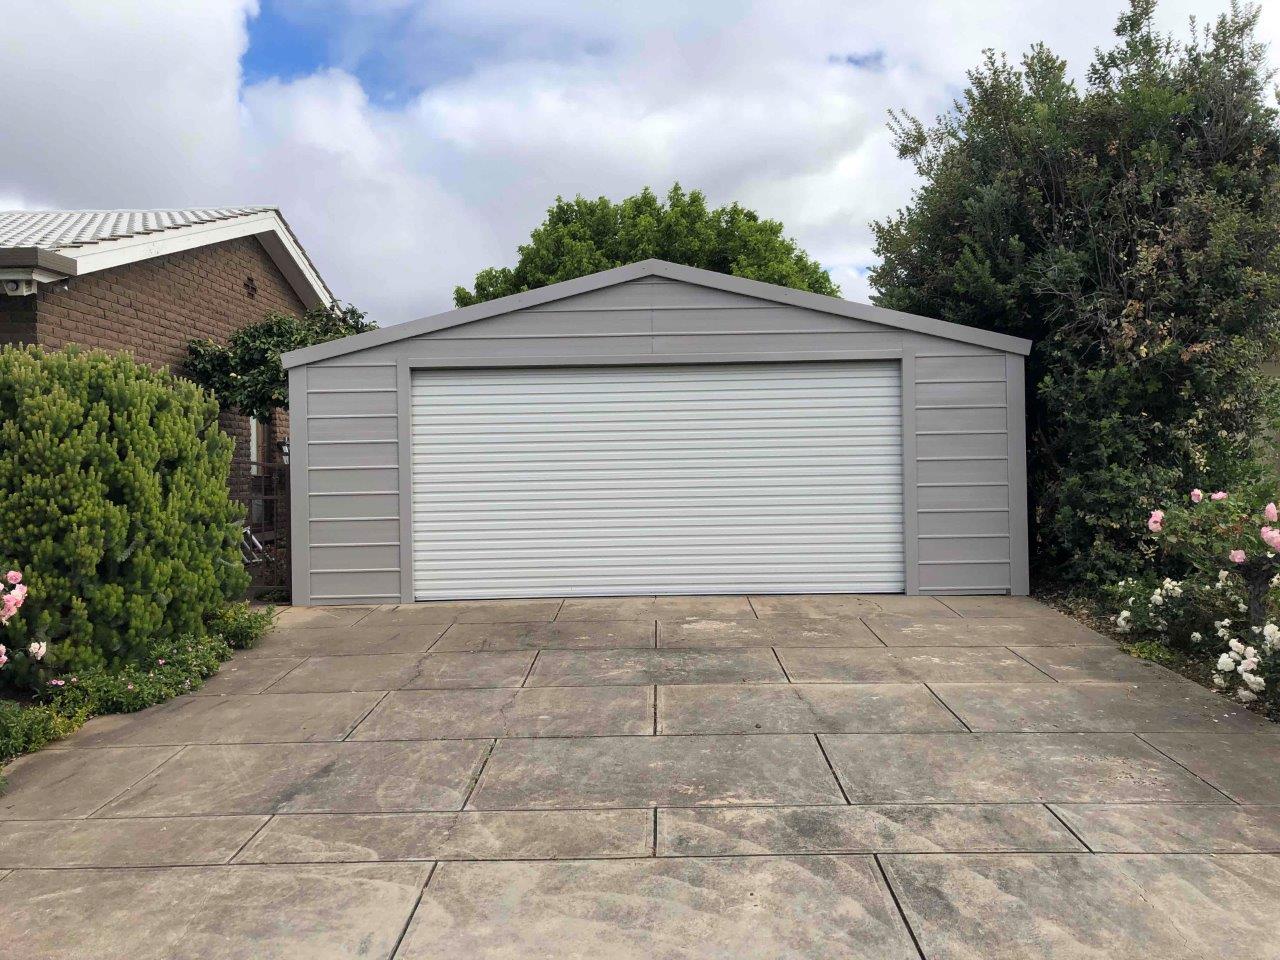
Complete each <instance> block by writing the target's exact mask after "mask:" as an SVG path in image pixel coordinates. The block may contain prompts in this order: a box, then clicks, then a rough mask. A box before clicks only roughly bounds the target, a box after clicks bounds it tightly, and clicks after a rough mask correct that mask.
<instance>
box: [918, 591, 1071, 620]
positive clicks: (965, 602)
mask: <svg viewBox="0 0 1280 960" xmlns="http://www.w3.org/2000/svg"><path fill="white" fill-rule="evenodd" d="M940 599H941V600H942V602H943V603H944V604H946V605H947V606H948V607H950V608H951V609H952V610H954V611H955V612H956V613H958V614H960V616H962V617H1046V618H1048V619H1056V618H1059V617H1062V616H1063V615H1062V614H1061V613H1059V612H1058V611H1057V610H1055V609H1053V607H1051V606H1049V605H1048V604H1044V603H1041V602H1040V601H1039V600H1033V599H1031V598H1030V597H1001V596H972V597H952V596H946V597H941V598H940Z"/></svg>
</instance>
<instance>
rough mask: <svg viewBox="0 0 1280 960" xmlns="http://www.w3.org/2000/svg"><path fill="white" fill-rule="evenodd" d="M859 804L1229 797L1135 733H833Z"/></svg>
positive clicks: (828, 743) (830, 747)
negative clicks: (1153, 748)
mask: <svg viewBox="0 0 1280 960" xmlns="http://www.w3.org/2000/svg"><path fill="white" fill-rule="evenodd" d="M820 739H821V740H822V744H823V746H824V747H825V748H826V751H827V756H828V757H830V758H831V763H832V765H833V766H834V767H835V771H836V773H837V774H839V776H840V782H841V783H843V784H844V788H845V791H846V792H847V793H848V795H849V799H850V801H851V802H853V803H1041V802H1048V801H1058V802H1062V803H1069V802H1082V803H1085V802H1091V801H1094V802H1114V803H1134V802H1142V801H1147V802H1152V803H1165V802H1170V801H1176V800H1186V801H1207V802H1219V801H1221V802H1226V798H1225V797H1223V796H1222V795H1221V794H1220V793H1219V792H1218V791H1217V790H1214V789H1213V788H1212V787H1210V786H1209V785H1208V784H1206V783H1205V782H1204V781H1203V780H1201V779H1200V778H1199V777H1196V776H1194V775H1193V774H1190V773H1188V772H1187V771H1186V770H1183V769H1182V768H1181V767H1179V766H1178V765H1177V764H1175V763H1173V762H1171V761H1170V760H1169V759H1168V758H1167V757H1163V756H1161V755H1160V754H1159V753H1158V752H1156V751H1155V750H1152V749H1151V748H1150V747H1149V746H1148V745H1147V744H1145V743H1143V742H1142V741H1141V740H1139V739H1138V738H1137V737H1135V736H1133V735H1132V734H1126V733H1082V734H1048V733H1037V734H1024V733H987V734H969V733H900V734H854V735H842V734H823V735H822V736H821V738H820Z"/></svg>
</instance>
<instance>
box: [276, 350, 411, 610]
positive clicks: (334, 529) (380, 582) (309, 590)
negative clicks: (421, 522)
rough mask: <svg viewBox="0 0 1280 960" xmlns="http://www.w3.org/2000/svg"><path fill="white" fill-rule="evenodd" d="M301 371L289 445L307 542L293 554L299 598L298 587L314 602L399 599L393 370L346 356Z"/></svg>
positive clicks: (299, 515) (295, 493) (299, 514)
mask: <svg viewBox="0 0 1280 960" xmlns="http://www.w3.org/2000/svg"><path fill="white" fill-rule="evenodd" d="M297 372H298V373H299V374H304V375H305V379H302V378H301V377H300V378H299V385H300V386H302V387H304V389H302V390H301V391H300V394H299V396H298V397H297V398H296V399H294V398H292V397H291V402H290V407H291V412H290V423H291V428H292V430H293V431H294V444H293V446H292V447H291V449H292V450H300V451H301V452H302V456H301V457H300V458H298V459H295V461H294V464H293V467H292V471H291V472H292V475H293V481H294V485H293V497H294V500H295V504H296V503H298V502H300V503H301V504H302V506H301V507H299V506H295V508H294V509H295V514H294V516H295V519H301V518H305V523H303V524H302V527H301V529H302V530H303V531H304V532H305V534H306V540H304V541H299V542H298V543H297V544H296V545H295V548H294V551H293V558H294V564H295V570H294V595H295V602H299V601H298V599H297V597H298V596H299V592H300V587H301V590H302V593H303V595H305V596H306V597H307V598H308V601H307V602H316V603H360V602H375V603H385V602H389V601H394V600H399V599H400V596H401V594H400V586H399V584H400V572H399V570H400V562H399V561H400V533H399V530H400V522H399V514H400V496H399V484H400V467H399V454H398V433H397V425H398V413H397V399H398V396H399V391H398V390H397V388H396V380H395V374H396V368H395V366H394V365H385V364H377V365H373V364H369V363H367V362H349V363H346V364H326V365H317V364H313V365H310V366H307V367H303V368H300V369H299V370H298V371H297ZM290 383H291V386H292V384H293V380H292V378H291V380H290ZM296 529H298V526H297V524H295V530H296ZM296 536H297V534H295V537H296Z"/></svg>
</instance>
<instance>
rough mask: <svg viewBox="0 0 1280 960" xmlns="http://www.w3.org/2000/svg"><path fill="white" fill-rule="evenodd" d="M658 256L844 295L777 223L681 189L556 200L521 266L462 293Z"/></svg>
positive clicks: (514, 288)
mask: <svg viewBox="0 0 1280 960" xmlns="http://www.w3.org/2000/svg"><path fill="white" fill-rule="evenodd" d="M650 257H655V258H657V259H659V260H670V261H672V262H674V263H683V264H686V265H688V266H691V267H701V268H702V269H704V270H716V271H719V272H720V273H730V274H733V275H734V276H737V277H747V278H749V279H751V280H762V281H764V282H766V283H777V284H781V285H782V286H785V287H795V288H797V289H800V290H811V291H813V292H814V293H822V294H826V295H827V296H830V297H834V296H839V294H840V289H839V288H838V287H837V286H836V285H835V284H834V283H832V281H831V277H829V276H828V275H827V272H826V271H825V270H823V269H822V267H821V266H820V265H819V264H818V263H817V262H815V261H814V260H812V259H810V258H809V256H808V255H807V254H806V253H805V252H804V251H803V250H801V249H800V248H799V247H797V246H796V243H795V241H794V240H791V239H789V238H787V237H785V236H783V233H782V224H780V223H779V222H778V221H777V220H762V219H761V218H760V215H759V214H757V213H755V212H754V211H752V210H747V209H746V208H744V207H741V206H739V205H738V204H736V203H733V204H730V205H729V206H726V207H717V208H716V209H714V210H712V209H709V208H708V207H707V199H706V197H704V196H703V195H702V193H701V192H700V191H698V190H693V191H690V192H689V193H685V192H684V190H682V189H681V187H680V184H678V183H677V184H675V185H674V186H673V187H672V188H671V189H670V190H669V191H668V192H667V199H666V202H665V203H664V202H663V201H662V200H660V199H659V198H658V197H657V196H656V195H655V194H654V193H653V191H652V190H650V189H649V188H648V187H645V188H644V189H643V190H642V191H641V192H640V193H639V194H637V195H636V196H634V197H627V198H626V199H625V200H623V201H622V202H621V203H614V202H613V201H611V200H609V199H608V198H606V197H600V198H599V199H596V200H586V199H584V198H582V197H581V196H578V197H575V198H574V199H572V200H565V199H563V198H562V197H557V198H556V202H555V203H554V204H553V205H552V206H551V208H550V209H549V210H547V218H546V220H544V221H543V222H542V224H541V225H539V226H538V227H537V228H536V229H535V230H534V231H533V233H532V235H531V236H530V237H529V242H528V243H526V244H523V245H521V247H520V259H519V260H518V261H517V262H516V265H515V267H489V268H488V269H486V270H481V271H480V272H479V273H478V274H476V279H475V288H474V289H473V290H468V289H467V288H466V287H457V288H455V290H454V291H453V300H454V303H456V304H457V305H458V306H459V307H467V306H470V305H471V304H474V303H483V302H484V301H486V300H493V299H495V298H497V297H505V296H508V295H509V294H513V293H521V292H523V291H525V290H534V289H536V288H538V287H545V286H547V285H548V284H551V283H559V282H560V281H561V280H572V279H573V278H574V277H583V276H586V275H587V274H589V273H597V272H599V271H601V270H608V269H610V268H611V267H620V266H623V265H625V264H628V263H635V262H636V261H637V260H647V259H649V258H650Z"/></svg>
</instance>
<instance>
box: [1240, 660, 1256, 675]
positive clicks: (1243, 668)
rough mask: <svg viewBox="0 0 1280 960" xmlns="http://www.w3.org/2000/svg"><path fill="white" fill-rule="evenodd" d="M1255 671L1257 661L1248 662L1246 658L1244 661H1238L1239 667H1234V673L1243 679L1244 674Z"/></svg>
mask: <svg viewBox="0 0 1280 960" xmlns="http://www.w3.org/2000/svg"><path fill="white" fill-rule="evenodd" d="M1257 669H1258V661H1257V660H1250V659H1248V658H1246V659H1244V660H1242V661H1240V666H1238V667H1236V671H1237V672H1238V673H1239V674H1240V676H1242V677H1243V676H1244V675H1245V674H1246V673H1249V672H1251V671H1253V670H1257Z"/></svg>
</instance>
